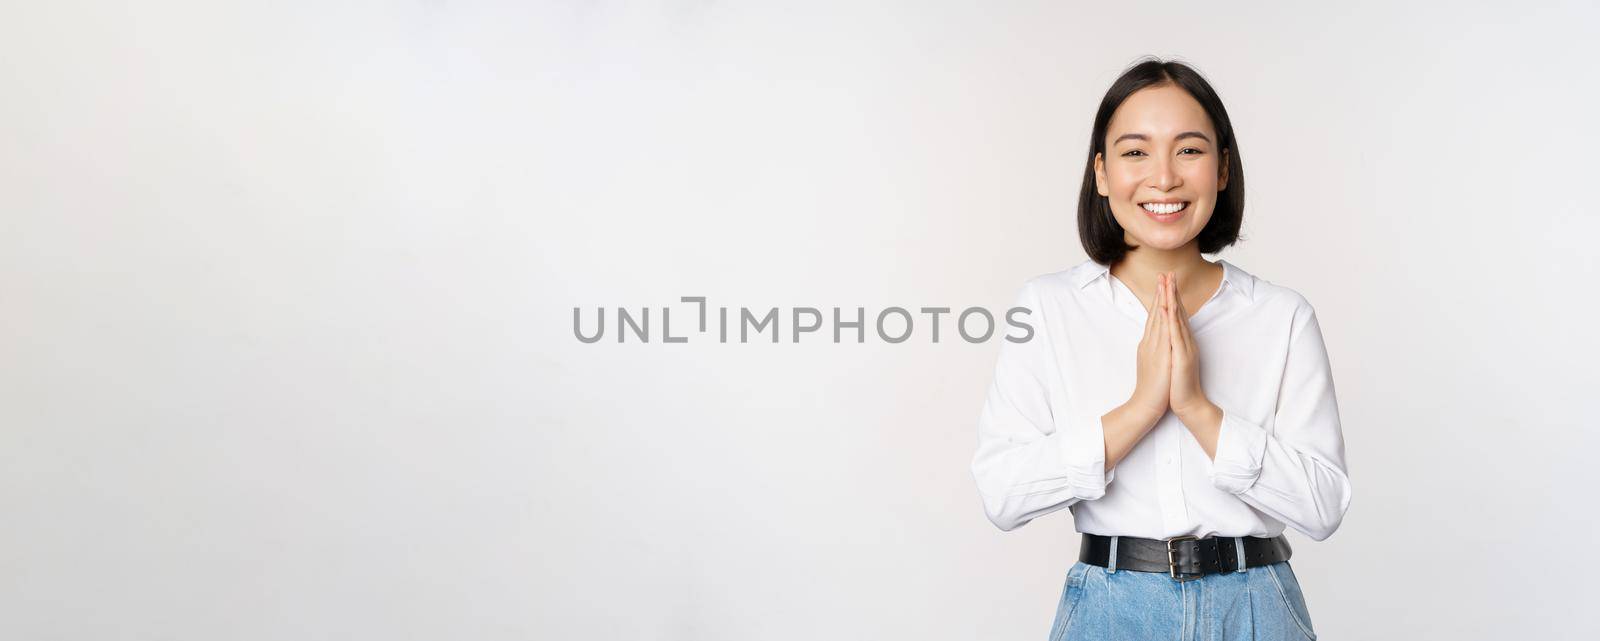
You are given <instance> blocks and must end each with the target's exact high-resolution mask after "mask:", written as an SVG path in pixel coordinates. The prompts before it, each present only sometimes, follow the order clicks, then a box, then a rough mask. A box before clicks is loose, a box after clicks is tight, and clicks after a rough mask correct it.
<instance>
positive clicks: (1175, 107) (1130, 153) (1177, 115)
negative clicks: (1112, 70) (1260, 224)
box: [1094, 85, 1228, 249]
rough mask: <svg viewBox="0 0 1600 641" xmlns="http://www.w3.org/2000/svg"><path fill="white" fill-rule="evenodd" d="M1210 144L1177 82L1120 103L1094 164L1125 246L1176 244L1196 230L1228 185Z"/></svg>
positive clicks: (1196, 106)
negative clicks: (1123, 233) (1124, 238)
mask: <svg viewBox="0 0 1600 641" xmlns="http://www.w3.org/2000/svg"><path fill="white" fill-rule="evenodd" d="M1216 141H1217V134H1216V131H1214V130H1213V128H1212V125H1211V118H1210V117H1209V116H1207V115H1206V112H1205V109H1204V108H1202V107H1201V106H1200V103H1199V102H1198V101H1196V100H1195V99H1194V97H1192V96H1190V95H1189V93H1188V92H1186V91H1184V90H1182V89H1180V88H1178V87H1176V86H1173V85H1161V86H1155V87H1146V88H1144V89H1140V90H1139V91H1136V92H1134V93H1133V95H1131V96H1128V99H1127V100H1124V101H1122V104H1121V105H1120V106H1118V107H1117V110H1116V112H1114V113H1112V115H1111V124H1110V125H1109V126H1108V127H1107V128H1106V153H1105V154H1103V155H1099V156H1096V157H1095V161H1094V169H1095V186H1096V188H1097V189H1098V190H1099V191H1100V195H1101V196H1105V197H1106V198H1107V199H1108V200H1109V201H1110V202H1111V213H1112V214H1113V215H1114V216H1116V219H1117V223H1118V224H1120V225H1122V228H1123V229H1124V230H1125V231H1126V240H1127V242H1128V243H1129V244H1131V245H1136V246H1144V247H1153V248H1159V249H1176V248H1179V247H1182V246H1184V245H1186V244H1188V243H1189V242H1190V241H1192V240H1194V238H1195V237H1196V236H1199V235H1200V230H1202V229H1205V226H1206V221H1209V220H1211V212H1212V211H1213V210H1214V209H1215V208H1216V204H1217V192H1218V191H1221V190H1222V189H1224V188H1225V187H1227V184H1228V177H1227V174H1226V167H1227V162H1226V158H1227V156H1226V155H1224V154H1225V152H1224V151H1223V150H1221V149H1218V148H1217V142H1216Z"/></svg>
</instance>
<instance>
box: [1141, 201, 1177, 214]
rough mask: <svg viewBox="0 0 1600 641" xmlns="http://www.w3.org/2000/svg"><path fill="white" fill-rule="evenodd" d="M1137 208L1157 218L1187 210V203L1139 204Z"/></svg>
mask: <svg viewBox="0 0 1600 641" xmlns="http://www.w3.org/2000/svg"><path fill="white" fill-rule="evenodd" d="M1139 207H1141V208H1143V209H1144V210H1145V211H1147V212H1150V213H1152V214H1155V215H1157V216H1170V215H1172V214H1176V213H1178V212H1180V211H1183V210H1185V209H1188V208H1189V201H1187V200H1185V201H1183V202H1176V203H1141V204H1140V205H1139Z"/></svg>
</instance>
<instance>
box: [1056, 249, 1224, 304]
mask: <svg viewBox="0 0 1600 641" xmlns="http://www.w3.org/2000/svg"><path fill="white" fill-rule="evenodd" d="M1217 262H1218V263H1219V264H1221V265H1222V283H1223V286H1224V287H1231V288H1233V289H1235V290H1238V292H1239V293H1241V294H1244V298H1245V300H1247V301H1251V302H1254V301H1255V290H1256V282H1255V281H1256V279H1255V276H1253V275H1251V274H1250V273H1249V272H1246V271H1245V270H1242V269H1239V268H1238V267H1237V266H1235V265H1234V264H1233V263H1230V262H1228V261H1226V260H1223V259H1221V258H1218V259H1217ZM1110 274H1111V266H1110V265H1102V264H1100V263H1097V262H1095V261H1094V260H1093V259H1090V260H1086V261H1084V263H1083V265H1081V266H1079V268H1078V273H1077V274H1076V275H1075V276H1074V277H1075V278H1076V280H1075V281H1074V282H1073V284H1075V285H1077V286H1078V289H1083V288H1085V287H1088V286H1089V283H1093V282H1095V281H1099V280H1104V281H1105V283H1106V289H1107V290H1108V291H1109V290H1110V286H1111V278H1110Z"/></svg>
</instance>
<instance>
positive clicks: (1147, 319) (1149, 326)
mask: <svg viewBox="0 0 1600 641" xmlns="http://www.w3.org/2000/svg"><path fill="white" fill-rule="evenodd" d="M1157 289H1158V290H1159V289H1160V287H1159V286H1158V287H1157ZM1158 307H1159V306H1158V305H1156V300H1155V299H1154V298H1152V299H1150V309H1148V310H1146V313H1145V315H1144V335H1145V336H1149V335H1151V334H1152V333H1153V332H1155V327H1156V319H1157V318H1158V317H1159V315H1158V314H1156V310H1157V309H1158Z"/></svg>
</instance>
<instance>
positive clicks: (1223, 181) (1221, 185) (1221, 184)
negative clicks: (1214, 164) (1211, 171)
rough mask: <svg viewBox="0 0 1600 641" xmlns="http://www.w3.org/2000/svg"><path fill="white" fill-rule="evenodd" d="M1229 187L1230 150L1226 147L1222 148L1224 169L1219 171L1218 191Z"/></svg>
mask: <svg viewBox="0 0 1600 641" xmlns="http://www.w3.org/2000/svg"><path fill="white" fill-rule="evenodd" d="M1227 188H1228V150H1226V149H1224V150H1222V171H1221V172H1219V175H1218V177H1217V191H1225V190H1227Z"/></svg>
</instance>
